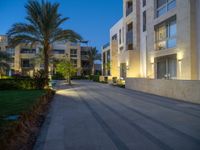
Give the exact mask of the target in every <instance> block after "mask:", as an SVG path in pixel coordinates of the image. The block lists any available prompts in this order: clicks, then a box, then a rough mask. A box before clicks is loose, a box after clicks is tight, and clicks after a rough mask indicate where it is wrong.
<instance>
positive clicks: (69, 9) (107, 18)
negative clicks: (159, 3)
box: [0, 0, 122, 50]
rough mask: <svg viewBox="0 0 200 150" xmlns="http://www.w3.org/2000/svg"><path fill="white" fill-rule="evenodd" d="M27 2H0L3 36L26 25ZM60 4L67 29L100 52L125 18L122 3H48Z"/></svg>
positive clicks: (66, 0)
mask: <svg viewBox="0 0 200 150" xmlns="http://www.w3.org/2000/svg"><path fill="white" fill-rule="evenodd" d="M27 1H28V0H0V35H4V34H6V32H7V31H8V30H9V28H10V27H11V26H12V24H14V23H17V22H25V16H26V10H25V8H24V5H25V4H26V3H27ZM49 1H51V2H58V3H60V8H59V13H61V14H62V16H63V17H69V18H70V19H69V20H68V21H67V22H66V23H64V24H63V26H62V27H63V28H64V29H73V30H74V31H76V32H78V33H79V34H80V35H81V36H82V37H83V38H84V40H88V41H89V44H88V45H92V46H96V47H97V49H98V50H101V46H103V45H104V44H106V43H107V42H109V29H110V28H111V27H112V26H113V25H114V24H115V23H116V22H117V21H118V20H119V19H120V18H121V17H122V0H49Z"/></svg>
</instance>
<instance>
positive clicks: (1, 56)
mask: <svg viewBox="0 0 200 150" xmlns="http://www.w3.org/2000/svg"><path fill="white" fill-rule="evenodd" d="M9 60H10V56H9V55H8V54H7V53H6V52H2V51H0V77H1V75H2V74H3V73H4V72H5V70H6V69H9V68H10V66H9V64H8V63H7V61H9Z"/></svg>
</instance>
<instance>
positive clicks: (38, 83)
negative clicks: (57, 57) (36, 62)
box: [33, 70, 48, 89]
mask: <svg viewBox="0 0 200 150" xmlns="http://www.w3.org/2000/svg"><path fill="white" fill-rule="evenodd" d="M33 79H34V87H35V88H36V89H44V87H45V83H46V82H48V81H46V78H45V72H44V71H43V70H40V71H38V72H36V73H35V74H34V76H33Z"/></svg>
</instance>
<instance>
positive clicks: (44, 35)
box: [7, 0, 82, 86]
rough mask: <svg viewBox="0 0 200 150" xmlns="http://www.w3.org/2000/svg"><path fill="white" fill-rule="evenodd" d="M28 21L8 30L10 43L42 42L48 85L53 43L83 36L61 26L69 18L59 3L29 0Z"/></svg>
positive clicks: (73, 39)
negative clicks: (61, 10) (60, 8)
mask: <svg viewBox="0 0 200 150" xmlns="http://www.w3.org/2000/svg"><path fill="white" fill-rule="evenodd" d="M25 8H26V11H27V16H26V21H27V23H16V24H14V25H13V26H12V27H11V29H10V30H9V31H8V33H7V35H8V41H9V45H10V46H12V47H15V46H17V45H18V44H21V43H26V44H31V45H34V44H41V45H42V46H43V55H44V71H45V78H46V86H48V72H49V70H48V68H49V55H50V51H51V44H52V43H54V42H56V41H71V42H78V41H80V40H81V39H82V38H81V36H80V35H79V34H77V33H76V32H74V31H73V30H64V29H62V28H61V27H60V26H61V25H62V24H63V23H64V22H65V21H66V20H68V18H63V17H62V15H61V14H59V13H58V8H59V4H58V3H51V2H49V1H48V0H42V1H41V2H39V1H38V0H29V1H28V3H27V4H26V5H25Z"/></svg>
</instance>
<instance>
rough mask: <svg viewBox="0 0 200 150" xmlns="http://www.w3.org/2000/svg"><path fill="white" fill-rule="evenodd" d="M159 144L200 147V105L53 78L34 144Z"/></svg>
mask: <svg viewBox="0 0 200 150" xmlns="http://www.w3.org/2000/svg"><path fill="white" fill-rule="evenodd" d="M177 90H178V89H177ZM162 149H164V150H200V105H195V104H190V103H185V102H181V101H177V100H172V99H169V98H165V97H160V96H155V95H150V94H146V93H142V92H137V91H131V90H127V89H122V88H118V87H113V86H111V85H107V84H100V83H94V82H90V81H74V85H73V86H72V87H69V86H67V85H66V84H64V83H62V82H60V83H59V85H58V86H57V94H56V95H55V98H54V101H53V102H52V105H51V109H50V112H49V114H48V116H47V118H46V121H45V123H44V125H43V127H42V129H41V133H40V135H39V137H38V139H37V142H36V145H35V147H34V150H162Z"/></svg>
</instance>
